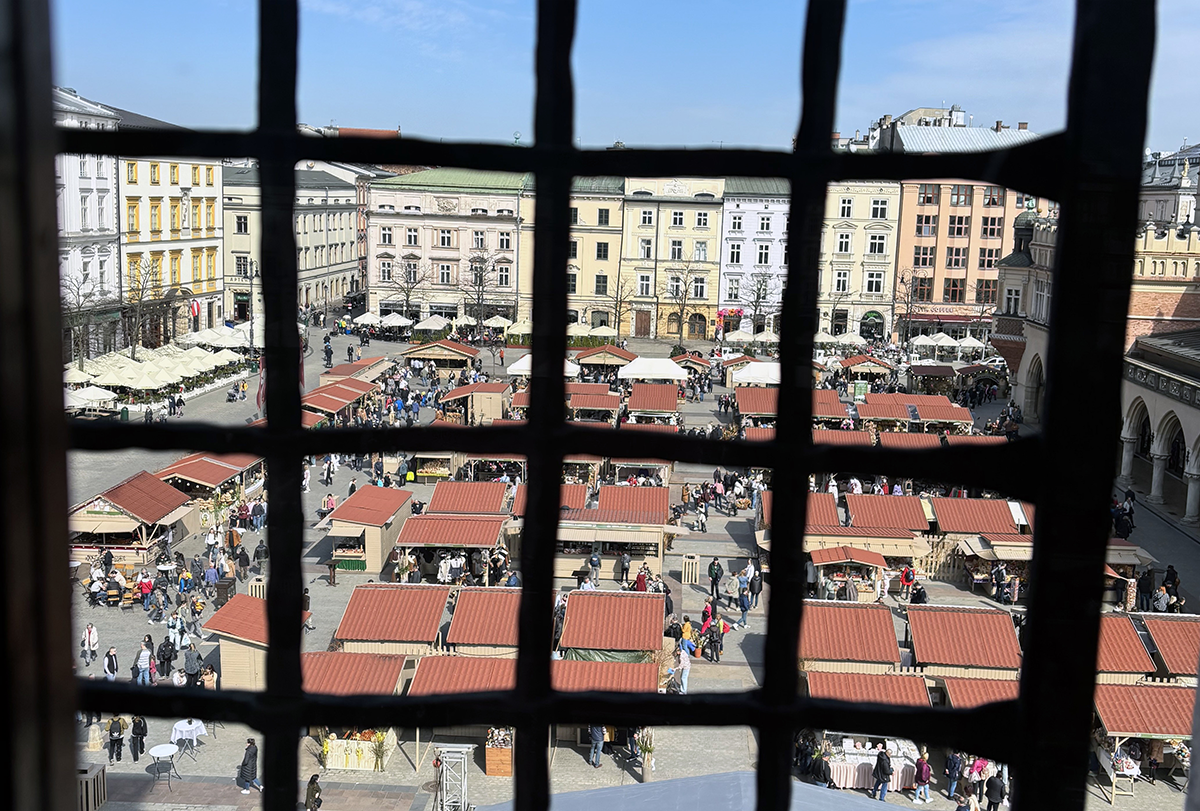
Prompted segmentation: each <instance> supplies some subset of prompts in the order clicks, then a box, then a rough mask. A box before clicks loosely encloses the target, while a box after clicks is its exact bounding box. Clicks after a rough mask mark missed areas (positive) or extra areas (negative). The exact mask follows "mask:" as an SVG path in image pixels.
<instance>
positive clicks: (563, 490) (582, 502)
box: [512, 484, 588, 518]
mask: <svg viewBox="0 0 1200 811" xmlns="http://www.w3.org/2000/svg"><path fill="white" fill-rule="evenodd" d="M558 490H559V494H560V495H559V498H560V502H559V506H561V507H562V508H564V509H568V510H582V509H584V508H585V507H587V497H588V487H587V485H586V484H564V485H561V486H560V487H559V488H558ZM527 496H528V491H527V489H526V486H525V485H523V484H521V485H517V492H516V493H515V494H514V495H513V502H512V516H513V517H514V518H524V517H525V499H526V497H527Z"/></svg>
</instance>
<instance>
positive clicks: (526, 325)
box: [504, 321, 533, 335]
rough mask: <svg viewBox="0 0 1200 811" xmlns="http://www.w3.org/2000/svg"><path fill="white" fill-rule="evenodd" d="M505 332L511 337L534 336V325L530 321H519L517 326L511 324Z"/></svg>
mask: <svg viewBox="0 0 1200 811" xmlns="http://www.w3.org/2000/svg"><path fill="white" fill-rule="evenodd" d="M504 331H505V332H507V333H508V334H509V335H532V334H533V324H532V323H531V322H529V321H518V322H517V323H515V324H509V325H508V327H507V328H506V329H505V330H504Z"/></svg>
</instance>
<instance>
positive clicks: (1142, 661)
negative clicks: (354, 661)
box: [1096, 614, 1195, 674]
mask: <svg viewBox="0 0 1200 811" xmlns="http://www.w3.org/2000/svg"><path fill="white" fill-rule="evenodd" d="M1192 669H1193V670H1195V664H1193V665H1192ZM1154 670H1155V666H1154V661H1153V660H1152V659H1151V658H1150V654H1149V653H1146V646H1145V645H1143V644H1142V638H1141V637H1140V636H1138V632H1137V629H1136V628H1134V627H1133V620H1132V619H1131V618H1130V617H1129V615H1128V614H1105V615H1104V616H1102V617H1101V618H1100V649H1099V651H1098V652H1097V654H1096V672H1097V673H1147V674H1149V673H1153V672H1154Z"/></svg>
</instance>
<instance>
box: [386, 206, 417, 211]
mask: <svg viewBox="0 0 1200 811" xmlns="http://www.w3.org/2000/svg"><path fill="white" fill-rule="evenodd" d="M392 210H393V211H395V209H394V208H393V209H392ZM404 210H405V211H420V210H421V207H420V206H405V207H404Z"/></svg>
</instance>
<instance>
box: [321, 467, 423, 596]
mask: <svg viewBox="0 0 1200 811" xmlns="http://www.w3.org/2000/svg"><path fill="white" fill-rule="evenodd" d="M411 498H412V493H410V492H408V491H407V490H395V489H392V488H388V487H376V486H375V485H373V484H368V485H364V486H362V487H360V488H358V490H356V491H355V492H354V495H352V496H350V497H349V498H348V499H346V500H345V501H343V502H342V503H341V504H339V505H338V507H337V509H335V510H334V511H333V512H331V513H330V514H329V515H328V516H327V517H326V518H325V521H326V522H327V523H328V526H329V537H330V539H331V542H332V544H333V550H332V553H331V560H333V561H336V564H337V566H338V568H341V569H350V570H354V571H366V572H370V573H371V574H372V575H375V576H378V575H379V574H380V573H381V572H382V571H383V567H384V564H385V563H386V562H387V556H388V554H389V553H390V552H391V550H392V547H393V546H395V544H396V539H397V538H398V537H399V536H400V531H401V530H402V529H403V527H404V522H405V520H406V519H407V518H408V515H409V506H408V504H409V500H410V499H411Z"/></svg>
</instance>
